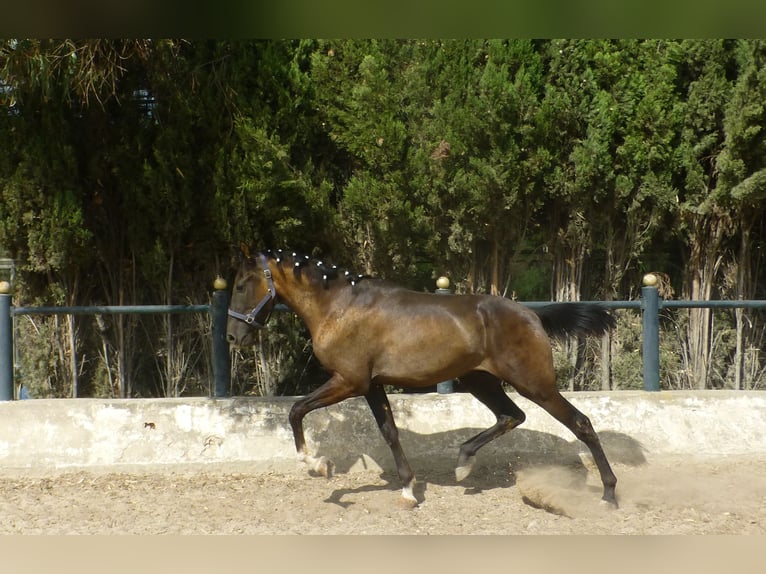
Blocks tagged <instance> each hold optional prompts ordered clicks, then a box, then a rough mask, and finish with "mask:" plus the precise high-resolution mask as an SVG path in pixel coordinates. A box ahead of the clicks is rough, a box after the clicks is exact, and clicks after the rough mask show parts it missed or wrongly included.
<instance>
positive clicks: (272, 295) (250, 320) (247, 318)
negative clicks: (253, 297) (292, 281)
mask: <svg viewBox="0 0 766 574" xmlns="http://www.w3.org/2000/svg"><path fill="white" fill-rule="evenodd" d="M259 258H260V261H261V267H262V268H263V276H264V277H265V278H266V287H267V289H268V292H267V293H266V295H264V296H263V298H262V299H261V300H260V301H259V302H258V304H257V305H256V306H255V307H253V309H252V310H251V311H250V312H249V313H246V314H245V313H240V312H239V311H232V310H231V309H229V311H228V313H229V317H234V318H235V319H238V320H240V321H244V322H245V323H247V324H248V325H250V326H251V327H256V328H258V329H260V328H262V327H263V326H264V325H265V324H266V321H268V320H269V317H270V316H271V310H269V314H268V315H266V319H265V320H264V321H263V323H259V322H258V321H256V320H255V318H256V317H257V316H258V314H259V313H260V312H261V310H263V308H264V307H265V306H266V304H267V303H268V302H269V301H272V300H274V299H276V298H277V290H276V289H275V288H274V281H272V279H271V270H269V263H268V261H267V260H266V257H265V256H264V255H263V253H260V254H259Z"/></svg>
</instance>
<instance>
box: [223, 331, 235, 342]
mask: <svg viewBox="0 0 766 574" xmlns="http://www.w3.org/2000/svg"><path fill="white" fill-rule="evenodd" d="M226 340H227V341H228V342H229V343H236V341H237V338H236V337H235V336H234V335H232V334H231V333H227V334H226Z"/></svg>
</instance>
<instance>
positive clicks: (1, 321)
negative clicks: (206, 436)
mask: <svg viewBox="0 0 766 574" xmlns="http://www.w3.org/2000/svg"><path fill="white" fill-rule="evenodd" d="M448 292H449V290H447V289H437V293H448ZM228 301H229V299H228V293H227V291H226V289H225V287H224V288H222V289H216V290H215V291H214V292H213V298H212V303H211V304H209V305H139V306H128V305H116V306H95V307H84V306H83V307H13V306H12V305H11V295H10V293H0V401H5V400H12V399H13V398H14V381H13V371H14V365H13V327H12V320H13V317H14V316H19V315H107V314H111V315H114V314H157V313H209V314H210V318H211V323H212V329H211V332H212V335H211V336H212V345H211V347H212V355H213V356H212V364H213V388H212V395H213V396H214V397H225V396H228V394H229V392H230V374H231V373H230V368H231V367H230V356H229V346H228V342H227V341H226V321H227V308H228ZM551 303H552V302H551V301H530V302H524V303H523V304H524V305H526V306H528V307H531V308H535V307H542V306H545V305H550V304H551ZM596 303H599V304H600V305H603V306H604V307H606V308H608V309H637V310H640V311H641V315H642V363H643V386H644V390H646V391H659V390H660V331H659V312H660V310H661V309H680V308H687V309H693V308H712V309H736V308H747V309H766V300H736V301H722V300H718V301H676V300H663V299H660V298H659V293H658V290H657V288H656V286H653V285H644V287H642V289H641V299H639V300H634V301H598V302H596ZM275 309H276V310H278V311H289V309H288V308H287V307H285V306H284V305H281V304H280V305H277V307H276V308H275ZM445 383H449V381H447V382H445ZM441 385H442V386H441V387H440V389H439V392H450V391H451V385H450V384H446V385H445V384H443V383H442V384H441Z"/></svg>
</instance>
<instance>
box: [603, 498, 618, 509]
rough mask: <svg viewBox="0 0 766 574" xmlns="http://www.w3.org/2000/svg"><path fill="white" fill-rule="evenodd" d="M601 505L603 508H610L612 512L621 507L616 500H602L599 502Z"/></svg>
mask: <svg viewBox="0 0 766 574" xmlns="http://www.w3.org/2000/svg"><path fill="white" fill-rule="evenodd" d="M599 504H601V506H602V507H604V508H608V509H610V510H617V509H618V508H619V507H620V506H619V505H618V504H617V500H615V499H614V498H613V499H611V500H607V499H606V498H602V499H601V500H600V501H599Z"/></svg>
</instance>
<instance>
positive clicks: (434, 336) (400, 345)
mask: <svg viewBox="0 0 766 574" xmlns="http://www.w3.org/2000/svg"><path fill="white" fill-rule="evenodd" d="M397 331H398V336H397V335H396V334H394V336H392V337H387V338H386V340H385V341H384V344H383V345H381V346H380V347H379V349H380V352H379V354H378V356H377V357H375V358H374V360H373V363H372V366H373V368H372V373H371V375H372V378H373V379H375V380H376V381H378V382H382V383H385V384H391V385H401V386H416V387H417V386H430V385H434V384H436V383H438V382H440V381H444V380H447V379H452V378H455V377H458V376H460V375H463V374H465V373H466V372H468V371H471V370H473V369H474V368H476V366H477V365H478V364H479V363H481V360H482V357H483V353H482V345H481V341H475V340H474V341H472V340H468V339H466V338H465V337H462V336H460V335H459V334H456V333H454V332H435V331H434V330H432V329H429V330H426V331H427V332H428V335H427V336H426V335H424V334H422V333H421V331H423V330H421V329H401V330H400V329H397Z"/></svg>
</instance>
